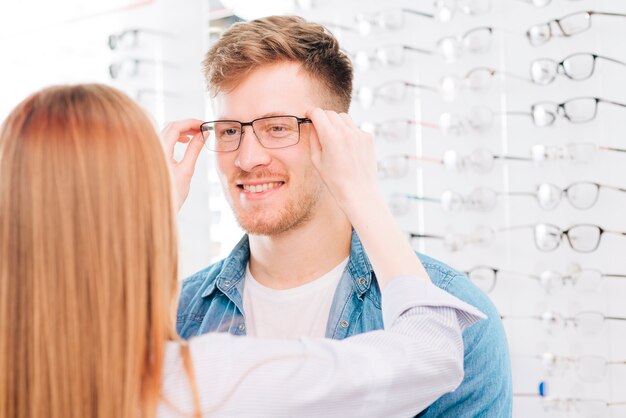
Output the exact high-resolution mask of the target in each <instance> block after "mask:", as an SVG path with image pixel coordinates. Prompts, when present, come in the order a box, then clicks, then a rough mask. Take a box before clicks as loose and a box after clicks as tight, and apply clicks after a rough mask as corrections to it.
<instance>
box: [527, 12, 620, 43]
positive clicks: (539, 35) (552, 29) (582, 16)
mask: <svg viewBox="0 0 626 418" xmlns="http://www.w3.org/2000/svg"><path fill="white" fill-rule="evenodd" d="M595 15H597V16H615V17H626V14H623V13H609V12H596V11H593V10H587V11H582V12H575V13H570V14H568V15H565V16H563V17H561V18H559V19H552V20H550V21H548V22H545V23H540V24H537V25H533V26H531V27H530V28H529V29H528V30H527V31H526V37H527V38H528V41H529V42H530V44H531V45H532V46H539V45H543V44H545V43H547V42H548V41H549V40H550V39H552V38H554V37H557V36H559V37H570V36H572V35H577V34H579V33H582V32H585V31H587V30H589V29H591V17H592V16H595Z"/></svg>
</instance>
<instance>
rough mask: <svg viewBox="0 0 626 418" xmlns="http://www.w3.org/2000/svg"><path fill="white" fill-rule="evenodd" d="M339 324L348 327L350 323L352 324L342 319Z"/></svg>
mask: <svg viewBox="0 0 626 418" xmlns="http://www.w3.org/2000/svg"><path fill="white" fill-rule="evenodd" d="M339 325H341V328H348V325H350V324H349V323H348V321H345V320H344V321H341V322H340V323H339Z"/></svg>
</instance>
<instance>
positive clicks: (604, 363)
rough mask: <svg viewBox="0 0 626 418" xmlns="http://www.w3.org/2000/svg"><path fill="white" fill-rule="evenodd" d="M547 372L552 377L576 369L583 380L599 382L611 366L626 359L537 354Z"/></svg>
mask: <svg viewBox="0 0 626 418" xmlns="http://www.w3.org/2000/svg"><path fill="white" fill-rule="evenodd" d="M537 358H538V359H539V360H541V365H542V366H543V369H544V371H545V373H546V374H547V375H548V376H550V377H564V376H565V375H566V373H567V372H568V371H574V372H575V373H576V376H578V378H579V379H580V380H582V381H583V382H587V383H597V382H601V381H602V380H604V378H605V377H606V375H607V369H608V368H609V367H610V366H619V365H621V366H624V365H626V361H624V360H623V361H609V360H607V359H606V358H605V357H601V356H593V355H584V356H577V357H567V356H558V355H556V354H554V353H549V352H547V353H543V354H541V355H540V356H537Z"/></svg>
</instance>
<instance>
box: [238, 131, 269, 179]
mask: <svg viewBox="0 0 626 418" xmlns="http://www.w3.org/2000/svg"><path fill="white" fill-rule="evenodd" d="M268 151H269V150H268V149H267V148H265V147H263V145H261V142H260V141H259V139H258V138H257V136H256V134H255V133H254V131H253V129H252V127H251V126H245V127H244V128H243V130H242V137H241V143H240V144H239V149H238V150H237V153H238V154H237V159H236V160H235V165H236V166H237V167H239V168H240V169H242V170H243V171H248V172H251V171H254V169H255V168H256V167H260V166H267V165H268V164H269V163H270V161H271V155H270V153H269V152H268Z"/></svg>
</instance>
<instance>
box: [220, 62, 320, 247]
mask: <svg viewBox="0 0 626 418" xmlns="http://www.w3.org/2000/svg"><path fill="white" fill-rule="evenodd" d="M316 88H319V87H318V85H317V83H315V82H314V81H313V80H311V79H310V78H309V77H308V76H307V75H306V73H305V72H303V71H302V70H301V67H300V65H299V64H295V63H286V62H285V63H279V64H275V65H268V66H263V67H260V68H258V69H256V70H254V71H253V72H251V73H250V74H249V75H248V76H246V77H245V78H244V79H243V80H242V81H241V82H240V83H238V84H237V86H236V88H235V89H233V90H229V91H228V92H222V93H220V94H218V96H217V97H216V100H215V102H214V103H215V110H216V119H230V120H238V121H241V122H250V121H252V120H253V119H257V118H261V117H265V116H278V115H292V116H298V117H304V116H305V112H307V111H309V110H311V109H312V108H314V107H319V106H320V105H321V103H320V101H321V100H320V99H319V98H318V97H319V96H318V95H317V94H315V92H316ZM300 128H301V135H300V142H299V143H298V144H296V145H294V146H291V147H287V148H281V149H267V148H264V147H263V146H262V145H261V143H260V142H259V140H258V139H257V138H256V136H255V134H254V132H253V131H252V127H250V126H246V127H244V134H243V138H242V140H241V143H240V145H239V149H238V150H236V151H232V152H223V153H215V158H216V161H217V167H218V174H219V177H220V181H221V183H222V188H223V190H224V194H225V195H226V197H227V199H228V202H229V204H230V206H231V207H232V209H233V211H234V212H235V216H236V218H237V222H238V223H239V225H240V226H241V227H242V228H243V229H244V230H245V231H247V232H248V233H250V234H253V235H277V234H280V233H283V232H285V231H288V230H291V229H294V228H297V227H298V226H300V225H302V224H304V223H305V222H307V221H308V220H309V219H311V218H312V217H313V214H314V213H315V208H316V207H317V206H318V205H319V202H320V201H321V200H323V199H325V198H327V197H328V193H327V190H326V187H325V186H324V184H323V182H322V180H321V178H320V177H319V175H318V173H317V171H316V169H315V167H314V166H313V164H312V162H311V159H310V150H309V136H310V135H315V133H314V129H313V127H312V126H311V125H310V124H302V125H301V126H300Z"/></svg>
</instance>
